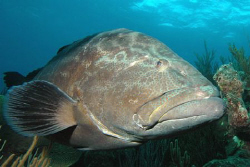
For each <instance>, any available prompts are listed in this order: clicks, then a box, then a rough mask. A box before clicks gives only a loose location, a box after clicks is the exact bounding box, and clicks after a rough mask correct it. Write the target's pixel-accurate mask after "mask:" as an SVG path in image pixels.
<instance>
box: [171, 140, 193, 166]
mask: <svg viewBox="0 0 250 167" xmlns="http://www.w3.org/2000/svg"><path fill="white" fill-rule="evenodd" d="M170 153H171V154H170V155H171V159H172V162H173V163H174V165H175V166H177V167H189V166H191V165H190V155H189V154H188V152H187V151H185V152H184V155H183V156H182V155H181V149H180V147H179V145H178V139H175V141H174V143H173V142H171V143H170Z"/></svg>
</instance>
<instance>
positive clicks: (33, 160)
mask: <svg viewBox="0 0 250 167" xmlns="http://www.w3.org/2000/svg"><path fill="white" fill-rule="evenodd" d="M37 142H38V137H37V136H35V137H34V139H33V142H32V144H31V145H30V147H29V149H28V150H27V152H26V153H25V154H24V155H23V156H18V157H16V159H15V160H14V158H15V154H12V155H10V156H9V157H8V158H7V159H6V160H5V161H4V162H3V163H2V165H1V167H7V166H9V165H11V167H23V166H24V165H25V164H26V166H27V167H48V166H49V164H50V159H49V158H47V154H48V148H46V147H44V148H43V150H42V152H41V153H40V154H39V155H37V151H36V153H35V154H32V152H33V150H34V149H35V146H36V144H37Z"/></svg>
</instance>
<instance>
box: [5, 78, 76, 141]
mask: <svg viewBox="0 0 250 167" xmlns="http://www.w3.org/2000/svg"><path fill="white" fill-rule="evenodd" d="M5 104H6V105H5V109H4V117H5V119H6V121H7V123H8V124H9V125H10V126H11V127H12V129H13V130H15V131H17V132H18V133H20V134H22V135H25V136H33V135H39V136H45V135H50V134H54V133H57V132H59V131H62V130H64V129H66V128H68V127H71V126H74V125H76V120H75V118H74V114H73V110H72V108H73V106H74V105H76V101H75V100H73V99H72V98H71V97H69V96H68V95H67V94H66V93H64V92H63V91H62V90H61V89H59V88H58V87H57V86H55V85H54V84H52V83H50V82H47V81H41V80H36V81H31V82H28V83H25V84H23V85H21V86H15V87H13V88H12V89H10V90H9V91H8V95H7V97H6V103H5Z"/></svg>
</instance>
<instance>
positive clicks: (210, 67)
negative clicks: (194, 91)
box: [194, 41, 219, 83]
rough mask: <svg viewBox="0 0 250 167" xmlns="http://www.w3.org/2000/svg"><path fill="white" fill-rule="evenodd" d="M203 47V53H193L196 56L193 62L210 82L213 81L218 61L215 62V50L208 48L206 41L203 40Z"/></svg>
mask: <svg viewBox="0 0 250 167" xmlns="http://www.w3.org/2000/svg"><path fill="white" fill-rule="evenodd" d="M204 49H205V53H203V54H201V55H200V54H198V53H194V54H195V56H196V58H197V60H196V61H195V62H194V63H195V66H196V67H197V69H198V70H199V71H200V72H201V73H202V75H204V76H205V77H206V78H207V79H208V80H209V81H211V82H212V83H215V82H214V80H213V75H214V73H215V72H216V70H217V69H218V67H219V65H218V63H217V62H215V50H214V49H212V50H208V47H207V42H206V41H204Z"/></svg>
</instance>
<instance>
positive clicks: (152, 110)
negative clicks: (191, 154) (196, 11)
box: [84, 29, 224, 141]
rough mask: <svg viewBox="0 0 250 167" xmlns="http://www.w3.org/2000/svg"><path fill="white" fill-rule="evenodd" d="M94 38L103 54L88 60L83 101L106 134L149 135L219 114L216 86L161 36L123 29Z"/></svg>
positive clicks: (174, 130)
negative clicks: (89, 71) (90, 71)
mask: <svg viewBox="0 0 250 167" xmlns="http://www.w3.org/2000/svg"><path fill="white" fill-rule="evenodd" d="M95 38H96V39H93V40H92V42H95V41H96V44H95V46H96V47H97V48H96V50H98V51H99V55H102V56H99V57H98V59H96V61H95V62H94V63H93V64H92V68H95V74H93V75H91V77H92V78H91V79H89V81H88V86H87V88H86V89H85V91H84V92H85V94H87V95H88V96H86V98H85V99H84V101H85V102H86V105H87V107H88V108H89V111H91V112H92V116H93V118H94V119H96V120H98V124H99V126H100V127H101V128H100V129H103V131H104V133H106V134H107V135H111V136H116V137H117V136H118V138H123V139H125V140H131V141H136V140H147V139H152V138H158V137H162V136H170V135H173V134H176V133H179V132H182V131H185V130H188V129H191V128H192V127H196V126H197V125H201V124H204V123H206V122H210V121H213V120H216V119H218V118H220V117H221V116H222V115H223V113H224V102H223V100H222V99H220V98H219V92H218V90H217V88H216V87H215V86H214V85H213V84H212V83H211V82H210V81H209V80H207V79H206V78H205V77H204V76H203V75H202V74H201V73H200V72H199V71H198V70H197V69H195V68H194V67H193V66H192V65H191V64H189V63H188V62H187V61H185V60H184V59H182V58H181V57H179V56H178V55H177V54H176V53H174V52H173V51H172V50H171V49H170V48H168V47H167V46H166V45H165V44H163V43H162V42H160V41H158V40H156V39H155V38H152V37H150V36H147V35H144V34H142V33H139V32H133V31H130V30H126V29H118V30H116V31H112V32H108V33H103V34H100V35H99V36H97V37H95ZM100 123H101V125H100ZM103 127H104V128H103ZM107 131H108V132H107Z"/></svg>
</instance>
